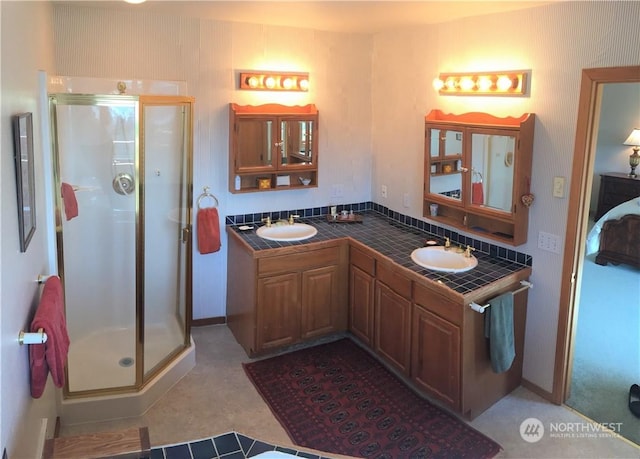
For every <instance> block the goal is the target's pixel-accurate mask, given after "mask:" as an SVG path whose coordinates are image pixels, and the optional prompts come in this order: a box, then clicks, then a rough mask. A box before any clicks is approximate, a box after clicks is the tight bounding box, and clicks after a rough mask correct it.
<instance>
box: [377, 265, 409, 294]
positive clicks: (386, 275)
mask: <svg viewBox="0 0 640 459" xmlns="http://www.w3.org/2000/svg"><path fill="white" fill-rule="evenodd" d="M376 278H377V279H378V280H379V281H381V282H384V283H385V284H386V285H387V286H388V287H389V288H390V289H391V290H393V291H394V292H396V293H397V294H398V295H400V296H403V297H405V298H407V299H411V279H407V278H406V277H404V276H403V275H401V274H398V273H397V272H395V271H394V270H393V268H391V267H390V266H386V265H384V264H382V263H378V272H377V275H376Z"/></svg>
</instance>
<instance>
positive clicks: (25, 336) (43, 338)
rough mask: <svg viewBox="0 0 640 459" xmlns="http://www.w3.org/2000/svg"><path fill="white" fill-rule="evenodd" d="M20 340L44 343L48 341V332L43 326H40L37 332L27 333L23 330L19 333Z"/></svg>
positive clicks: (28, 342) (29, 342) (21, 342)
mask: <svg viewBox="0 0 640 459" xmlns="http://www.w3.org/2000/svg"><path fill="white" fill-rule="evenodd" d="M18 342H19V343H20V345H21V346H22V345H23V344H44V343H46V342H47V334H46V333H45V332H44V330H43V329H42V328H38V332H37V333H26V332H23V331H21V332H20V333H18Z"/></svg>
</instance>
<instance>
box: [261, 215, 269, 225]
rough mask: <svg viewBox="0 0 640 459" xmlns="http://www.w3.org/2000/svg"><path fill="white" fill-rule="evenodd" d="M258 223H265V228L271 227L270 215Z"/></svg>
mask: <svg viewBox="0 0 640 459" xmlns="http://www.w3.org/2000/svg"><path fill="white" fill-rule="evenodd" d="M260 221H262V222H264V223H266V225H267V227H269V226H271V216H270V215H269V216H268V217H266V218H263V219H262V220H260Z"/></svg>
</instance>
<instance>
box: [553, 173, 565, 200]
mask: <svg viewBox="0 0 640 459" xmlns="http://www.w3.org/2000/svg"><path fill="white" fill-rule="evenodd" d="M553 197H554V198H564V177H553Z"/></svg>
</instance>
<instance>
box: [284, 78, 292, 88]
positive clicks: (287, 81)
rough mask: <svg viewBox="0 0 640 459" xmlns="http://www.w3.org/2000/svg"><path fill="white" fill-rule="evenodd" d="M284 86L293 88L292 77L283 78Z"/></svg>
mask: <svg viewBox="0 0 640 459" xmlns="http://www.w3.org/2000/svg"><path fill="white" fill-rule="evenodd" d="M282 87H283V88H284V89H291V88H292V87H293V79H292V78H290V77H286V78H284V79H283V80H282Z"/></svg>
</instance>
